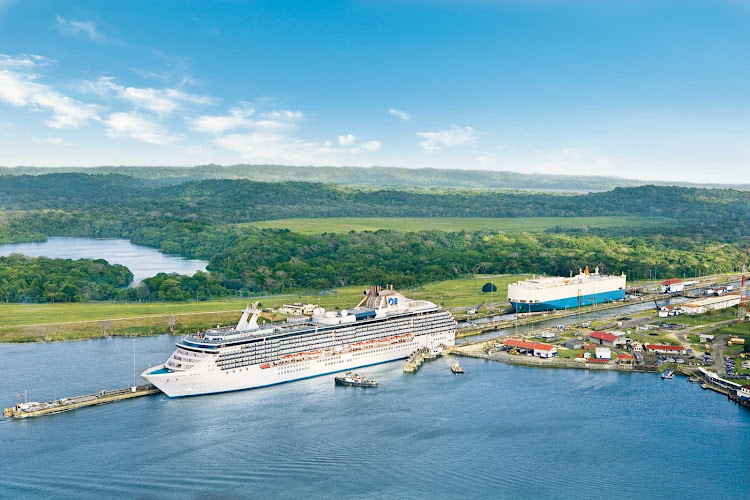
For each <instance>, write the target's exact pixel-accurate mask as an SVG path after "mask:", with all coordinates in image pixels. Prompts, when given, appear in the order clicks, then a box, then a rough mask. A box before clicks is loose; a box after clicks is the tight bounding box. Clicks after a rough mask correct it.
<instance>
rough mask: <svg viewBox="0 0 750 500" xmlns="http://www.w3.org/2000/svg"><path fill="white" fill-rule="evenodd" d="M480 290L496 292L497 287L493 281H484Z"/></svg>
mask: <svg viewBox="0 0 750 500" xmlns="http://www.w3.org/2000/svg"><path fill="white" fill-rule="evenodd" d="M482 292H484V293H490V292H497V287H496V286H495V284H494V283H485V284H484V286H483V287H482Z"/></svg>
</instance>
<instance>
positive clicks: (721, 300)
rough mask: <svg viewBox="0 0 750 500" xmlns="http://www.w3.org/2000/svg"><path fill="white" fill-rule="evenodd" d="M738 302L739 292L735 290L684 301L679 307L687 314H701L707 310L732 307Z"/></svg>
mask: <svg viewBox="0 0 750 500" xmlns="http://www.w3.org/2000/svg"><path fill="white" fill-rule="evenodd" d="M739 303H740V294H739V293H737V292H734V293H727V294H724V295H722V296H720V297H707V298H705V299H700V300H695V301H693V302H685V303H683V304H680V309H682V310H683V311H685V312H686V313H688V314H703V313H706V312H708V311H715V310H718V309H726V308H728V307H734V306H736V305H739Z"/></svg>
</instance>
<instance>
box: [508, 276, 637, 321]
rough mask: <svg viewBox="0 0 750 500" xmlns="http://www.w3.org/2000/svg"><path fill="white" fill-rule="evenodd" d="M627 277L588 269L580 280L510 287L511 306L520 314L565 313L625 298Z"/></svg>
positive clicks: (538, 281) (550, 280)
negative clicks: (537, 312) (564, 310)
mask: <svg viewBox="0 0 750 500" xmlns="http://www.w3.org/2000/svg"><path fill="white" fill-rule="evenodd" d="M625 280H626V277H625V275H624V274H621V275H619V276H609V275H604V274H599V268H598V267H597V268H596V269H595V270H594V272H593V273H591V272H590V271H589V268H588V267H587V268H586V269H585V270H583V271H579V273H578V274H577V275H576V276H571V277H569V278H562V277H546V276H543V277H535V278H532V279H528V280H525V281H519V282H517V283H513V284H510V285H508V302H510V305H511V306H512V307H513V309H514V310H516V311H518V312H535V311H551V310H563V309H570V308H574V307H580V306H590V305H593V304H600V303H602V302H611V301H613V300H621V299H624V298H625Z"/></svg>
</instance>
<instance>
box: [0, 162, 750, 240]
mask: <svg viewBox="0 0 750 500" xmlns="http://www.w3.org/2000/svg"><path fill="white" fill-rule="evenodd" d="M0 210H5V211H6V213H5V215H3V216H2V217H3V219H5V220H6V224H5V227H4V229H2V230H0V238H4V239H5V240H6V241H12V240H13V238H15V237H18V238H26V239H28V238H29V237H30V236H32V235H34V234H37V233H40V232H41V233H44V234H49V233H47V232H46V229H45V228H49V227H50V225H53V226H59V225H60V224H61V223H62V224H63V225H64V226H65V227H67V230H68V231H79V232H80V231H90V232H91V233H92V235H93V234H94V232H95V231H97V230H99V229H97V227H101V230H109V231H111V232H112V235H115V234H116V233H117V232H120V233H122V232H124V231H128V230H132V229H134V228H135V227H137V226H143V225H150V224H155V225H164V224H168V223H170V222H173V221H178V222H187V221H191V222H204V223H210V224H230V223H239V222H249V221H257V220H270V219H283V218H295V217H303V218H304V217H340V216H347V217H406V216H409V217H571V216H599V215H634V214H638V215H641V216H646V217H665V216H667V217H669V218H673V219H678V220H679V221H680V222H679V224H672V225H670V226H666V227H663V228H656V229H652V230H651V233H652V234H664V235H675V236H687V235H691V236H696V235H698V236H700V235H704V236H706V237H710V238H712V239H717V240H722V241H738V240H742V239H747V237H748V236H750V230H749V229H748V225H747V221H748V219H749V218H750V192H746V191H736V190H731V189H721V190H719V189H697V188H679V187H658V186H641V187H635V188H616V189H614V190H612V191H608V192H603V193H588V194H580V195H570V194H566V195H552V194H543V193H532V192H498V191H466V190H396V189H379V190H371V189H353V188H344V187H341V186H334V185H326V184H315V183H304V182H283V183H263V182H254V181H248V180H234V181H232V180H206V181H190V182H185V183H182V184H177V185H172V186H160V185H158V184H154V183H153V182H150V181H147V180H144V179H137V178H133V177H128V176H123V175H84V174H50V175H43V176H30V175H23V176H0ZM49 210H54V211H56V212H44V211H49ZM59 210H62V212H57V211H59ZM9 211H14V212H18V211H23V212H25V213H23V214H18V213H15V214H12V215H9V213H8V212H9ZM29 211H31V213H28V212H29ZM20 216H24V217H25V220H23V221H21V222H19V217H20ZM9 220H10V221H11V222H13V224H15V225H12V224H10V223H9V222H8V221H9ZM0 221H2V219H0ZM102 222H105V223H104V224H102ZM129 224H130V225H131V226H132V227H131V228H130V229H128V225H129ZM561 225H562V226H563V227H564V219H561ZM59 229H61V228H57V227H56V228H55V230H59ZM601 234H603V235H610V234H608V233H601Z"/></svg>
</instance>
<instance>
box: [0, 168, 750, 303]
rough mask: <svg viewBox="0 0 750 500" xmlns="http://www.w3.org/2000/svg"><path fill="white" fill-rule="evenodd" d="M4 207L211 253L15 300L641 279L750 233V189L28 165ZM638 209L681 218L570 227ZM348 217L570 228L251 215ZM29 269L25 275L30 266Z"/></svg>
mask: <svg viewBox="0 0 750 500" xmlns="http://www.w3.org/2000/svg"><path fill="white" fill-rule="evenodd" d="M0 210H3V212H1V213H0V242H15V241H33V240H43V239H44V238H46V236H50V235H54V236H85V237H118V238H126V239H129V240H131V241H132V242H134V243H137V244H143V245H147V246H150V247H154V248H158V249H159V250H161V251H162V252H165V253H173V254H179V255H182V256H185V257H192V258H202V259H206V260H209V266H208V270H209V271H210V272H209V273H208V274H206V273H199V274H197V275H195V276H193V277H186V276H173V275H159V276H157V277H154V278H149V279H147V280H145V281H144V282H143V283H142V284H141V285H140V286H138V287H136V288H134V289H117V286H118V285H116V284H113V283H109V282H107V283H102V287H101V288H102V290H101V291H96V293H95V291H92V290H95V289H94V288H91V290H89V289H86V290H85V292H86V293H88V295H86V293H78V292H76V293H73V294H72V295H71V294H67V295H65V296H64V297H62V296H55V298H54V299H53V298H51V297H52V296H50V295H47V296H45V295H44V293H43V292H44V286H42V287H41V288H39V284H38V283H37V285H35V286H34V287H33V288H35V289H36V290H37V292H35V293H34V294H29V293H24V294H16V295H14V296H13V297H10V295H7V291H6V296H7V297H6V299H5V300H13V301H17V300H20V301H47V300H58V301H59V300H106V299H108V298H114V299H117V298H119V299H129V300H203V299H207V298H211V297H218V296H223V295H235V294H249V293H258V292H264V293H265V292H281V291H285V290H290V289H301V288H306V289H324V288H331V287H335V286H341V285H346V284H355V283H356V284H366V283H380V284H385V283H392V284H394V285H396V286H398V287H409V286H413V285H417V284H422V283H426V282H431V281H436V280H442V279H448V278H456V277H460V276H466V275H468V274H471V273H546V274H556V275H567V274H568V273H569V272H571V271H573V272H575V271H577V270H578V269H579V268H581V267H585V266H586V265H591V266H594V265H598V266H600V267H602V268H603V269H604V271H606V272H610V273H619V272H625V273H626V274H628V275H630V276H631V278H642V277H647V276H650V275H653V274H654V273H656V274H658V275H659V276H667V275H670V276H675V275H676V276H684V275H686V276H691V275H696V274H707V273H709V272H720V271H731V270H733V269H736V268H737V267H738V266H739V265H740V263H741V261H742V257H741V256H742V253H743V251H744V250H743V249H744V248H745V247H746V246H747V242H748V239H749V238H750V232H749V231H748V226H747V223H746V222H747V220H748V219H749V218H750V192H744V191H736V190H729V189H724V190H709V189H696V188H678V187H658V186H641V187H634V188H617V189H614V190H612V191H609V192H604V193H589V194H578V195H572V194H565V195H551V194H540V193H532V192H497V191H467V190H424V189H421V190H420V189H410V190H396V189H378V190H374V189H353V188H346V187H341V186H335V185H326V184H316V183H304V182H283V183H275V184H274V183H262V182H254V181H249V180H235V181H232V180H203V181H188V182H183V183H180V184H173V185H169V186H165V185H163V184H159V183H155V182H152V181H150V180H148V179H140V178H134V177H129V176H123V175H83V174H51V175H42V176H31V175H22V176H0ZM634 214H638V215H642V216H651V217H669V219H664V220H665V221H668V222H666V223H665V224H666V225H664V226H652V225H649V226H647V227H642V228H607V227H598V228H597V227H591V228H589V229H585V230H581V229H576V230H573V229H567V228H566V227H565V217H570V216H598V215H634ZM334 216H348V217H352V216H368V217H369V216H380V217H389V216H390V217H399V216H421V217H444V216H445V217H448V216H450V217H530V216H545V217H549V216H557V217H560V226H559V227H557V228H553V229H550V230H547V231H546V232H545V233H535V234H530V233H510V234H501V233H495V232H492V231H458V232H440V231H421V232H412V233H406V232H396V231H377V232H350V233H346V234H320V235H302V234H297V233H292V232H289V231H286V230H276V229H263V230H261V229H256V228H254V227H249V226H247V225H243V224H238V223H243V222H248V221H255V220H266V219H275V218H287V217H334ZM66 265H67V264H66ZM61 266H62V264H61ZM17 267H18V266H16V267H14V269H16V271H14V275H16V276H21V273H20V272H19V271H18V270H17ZM49 271H50V274H51V275H63V274H64V273H66V272H68V270H67V268H65V267H64V266H63V267H61V268H60V269H59V270H58V271H59V272H53V271H54V270H52V269H49ZM19 280H21V281H14V284H13V285H6V290H8V289H9V288H8V286H9V287H10V288H12V289H13V290H16V291H18V290H28V289H29V287H30V285H29V283H31V282H33V279H32V280H31V281H29V280H28V279H26V278H19ZM84 281H85V280H84ZM118 283H119V282H118ZM80 284H81V285H82V286H83V281H82V282H80ZM105 284H106V285H108V286H110V288H106V287H105V286H104V285H105ZM72 286H74V287H77V286H78V285H75V284H74V285H72ZM86 286H88V285H86ZM111 287H114V288H115V290H114V291H113V290H112V289H111ZM38 290H42V292H41V293H38ZM68 290H69V291H70V289H68ZM96 290H98V289H96ZM108 294H109V295H108ZM8 297H10V298H8ZM61 297H62V298H61Z"/></svg>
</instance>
